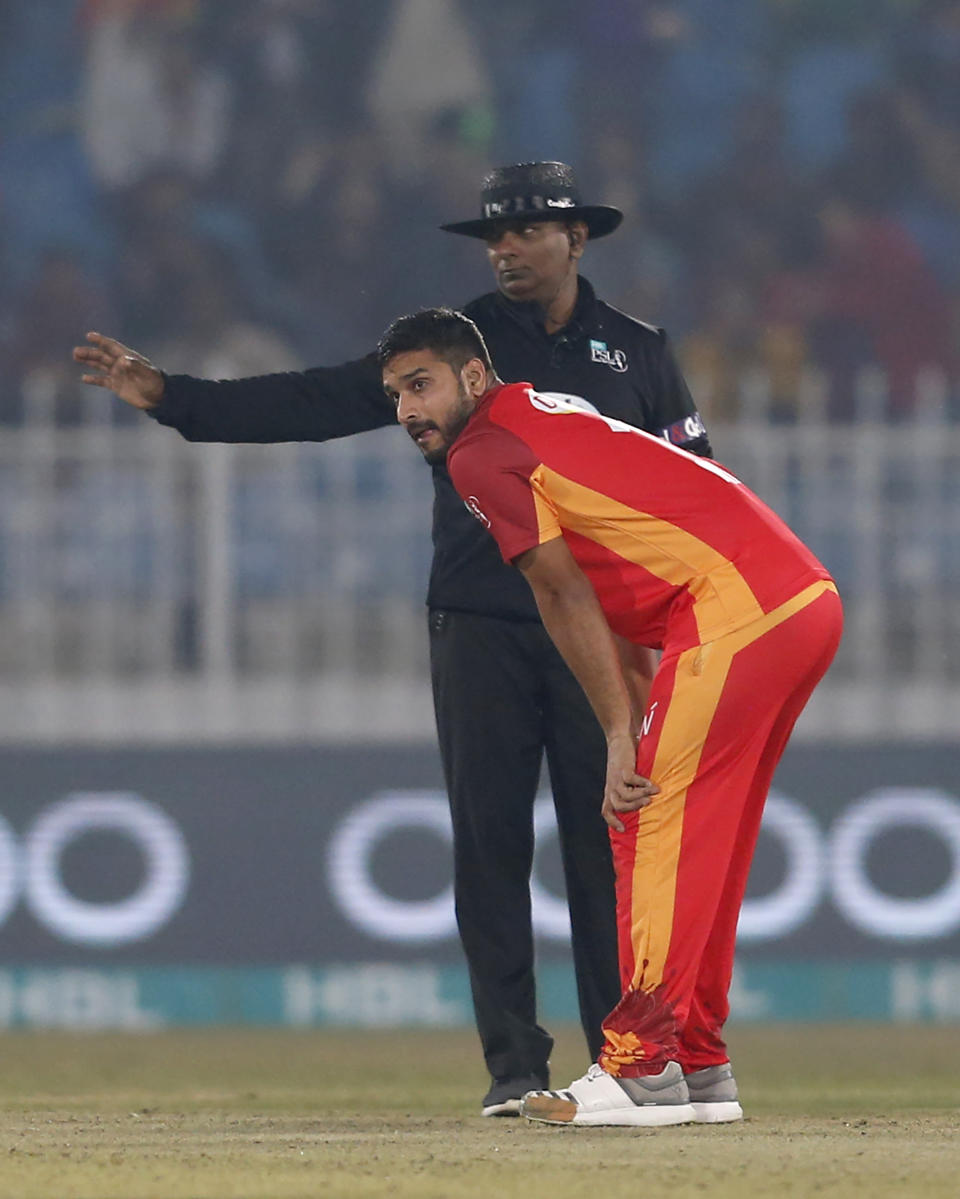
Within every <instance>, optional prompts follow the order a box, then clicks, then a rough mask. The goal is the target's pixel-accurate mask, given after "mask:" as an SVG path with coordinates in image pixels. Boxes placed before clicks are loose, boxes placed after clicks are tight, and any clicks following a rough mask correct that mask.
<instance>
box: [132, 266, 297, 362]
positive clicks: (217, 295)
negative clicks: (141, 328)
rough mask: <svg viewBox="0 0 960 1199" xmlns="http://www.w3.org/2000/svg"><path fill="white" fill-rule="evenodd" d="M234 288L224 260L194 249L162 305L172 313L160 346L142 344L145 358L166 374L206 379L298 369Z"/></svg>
mask: <svg viewBox="0 0 960 1199" xmlns="http://www.w3.org/2000/svg"><path fill="white" fill-rule="evenodd" d="M238 294H239V289H238V288H237V285H236V280H235V279H234V278H233V273H232V271H231V270H230V267H229V264H228V262H227V261H226V259H225V258H224V257H223V256H222V255H219V254H217V253H216V252H214V251H212V250H211V249H209V248H199V247H198V248H197V251H195V252H194V253H192V254H191V255H190V258H189V259H188V260H187V261H186V262H185V263H184V264H183V271H182V275H181V278H180V279H179V282H178V286H177V288H176V290H175V291H173V292H171V293H169V294H168V296H167V302H168V304H169V305H170V306H171V308H172V309H174V311H175V312H176V321H175V330H174V333H173V335H172V336H171V337H170V338H169V339H168V340H166V341H163V342H158V341H157V340H156V339H153V340H152V341H151V342H150V343H148V344H147V349H148V350H149V352H150V354H151V356H153V357H155V358H156V360H157V361H158V362H162V363H163V369H164V370H166V371H169V372H170V373H171V374H186V373H188V372H191V373H195V374H202V375H203V377H204V378H209V379H236V378H240V377H241V376H245V375H258V374H267V373H269V372H271V371H287V370H299V369H301V368H302V366H303V363H302V362H301V361H300V359H299V357H298V356H297V354H296V353H295V351H294V350H293V348H292V347H291V346H290V345H289V343H288V342H287V341H286V339H285V338H284V337H283V336H282V335H281V334H280V333H278V332H277V331H276V330H274V329H271V328H269V327H267V326H266V325H264V324H262V323H261V322H259V321H257V320H256V319H254V318H253V316H252V314H251V313H249V312H245V311H243V310H242V309H241V306H240V304H239V302H238V299H237V297H238Z"/></svg>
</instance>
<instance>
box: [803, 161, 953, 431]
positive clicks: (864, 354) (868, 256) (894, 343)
mask: <svg viewBox="0 0 960 1199" xmlns="http://www.w3.org/2000/svg"><path fill="white" fill-rule="evenodd" d="M859 186H860V182H859V180H858V179H854V180H849V179H844V178H841V179H840V180H839V181H838V183H837V185H836V187H835V190H833V191H832V192H831V193H830V194H828V196H827V197H826V199H825V200H824V202H823V204H822V207H821V209H820V223H821V227H822V231H823V252H822V255H821V257H820V260H819V262H818V264H817V267H816V270H815V274H814V284H815V288H816V311H815V315H814V317H813V320H812V321H811V326H810V327H811V338H812V342H813V345H814V347H815V350H816V353H817V357H818V359H819V361H820V362H822V363H823V365H824V366H825V367H826V368H827V369H828V370H829V371H830V372H831V373H832V375H833V378H834V383H835V387H834V393H835V396H841V395H848V394H849V391H850V388H849V387H846V388H844V387H842V383H843V382H844V381H849V379H850V377H851V375H852V373H853V372H854V371H855V370H856V369H857V368H858V367H861V366H865V365H869V364H871V363H877V364H879V365H880V366H882V367H883V368H884V370H885V371H886V373H887V379H888V385H889V390H890V398H891V401H892V403H893V405H894V407H895V408H898V409H900V410H905V409H908V408H909V407H910V406H911V404H912V403H913V401H914V398H915V392H916V381H917V375H918V373H919V372H920V371H921V370H923V369H924V368H926V367H931V366H934V367H940V368H942V369H944V370H947V371H952V370H953V369H954V368H955V366H956V362H955V357H954V351H953V347H952V345H951V339H950V323H949V316H948V312H949V309H948V305H947V302H946V297H945V296H944V294H943V292H942V291H941V289H940V287H939V285H938V283H937V280H936V277H935V276H934V274H933V272H932V271H931V270H930V268H929V267H928V266H927V264H926V262H925V261H924V259H923V255H922V253H921V252H920V249H919V247H918V246H917V244H916V242H915V241H914V240H913V238H911V236H910V235H909V233H908V232H907V231H906V229H904V227H903V226H902V225H900V224H898V223H897V222H896V221H895V220H894V219H892V218H891V217H890V216H887V215H884V214H883V213H881V212H878V211H877V210H876V209H875V208H872V207H871V205H870V204H869V202H868V201H867V200H865V199H863V198H862V197H861V196H860V195H859Z"/></svg>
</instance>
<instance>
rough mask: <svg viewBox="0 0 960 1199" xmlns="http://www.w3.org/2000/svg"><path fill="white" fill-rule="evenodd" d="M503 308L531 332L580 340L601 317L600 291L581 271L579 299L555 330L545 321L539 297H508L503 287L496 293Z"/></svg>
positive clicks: (578, 282)
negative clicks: (547, 328)
mask: <svg viewBox="0 0 960 1199" xmlns="http://www.w3.org/2000/svg"><path fill="white" fill-rule="evenodd" d="M496 296H497V305H498V307H499V309H500V311H501V312H503V313H505V314H506V315H507V316H509V317H510V319H511V320H514V321H516V323H517V324H518V325H520V326H521V328H523V329H525V330H526V331H527V332H528V333H535V334H539V335H540V336H541V337H549V338H554V337H556V338H563V339H564V341H565V342H567V343H569V342H572V341H579V339H580V338H581V337H583V336H584V335H585V334H586V332H587V330H588V329H595V328H596V327H597V323H598V320H599V310H598V308H597V293H596V292H595V291H594V290H593V285H592V284H591V283H590V282H589V280H587V279H584V277H583V275H580V276H579V278H578V279H577V302H576V304H574V306H573V313H572V314H571V316H570V319H569V320H568V321H567V323H566V324H565V325H564V326H563V327H562V328H560V329H557V331H556V332H555V333H547V330H546V326H545V325H544V323H543V309H542V308H541V307H540V305H539V304H538V303H537V302H536V301H535V300H522V301H517V300H508V299H507V297H506V296H505V295H504V294H503V292H502V291H498V292H497V293H496Z"/></svg>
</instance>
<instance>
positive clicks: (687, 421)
mask: <svg viewBox="0 0 960 1199" xmlns="http://www.w3.org/2000/svg"><path fill="white" fill-rule="evenodd" d="M706 435H707V429H706V426H705V425H704V423H703V418H702V417H701V416H700V413H699V412H694V413H692V415H690V416H685V417H684V418H683V420H677V421H674V422H673V424H672V425H667V427H666V428H665V429H661V430H660V436H661V437H662V438H663V439H664V441H669V442H670V444H671V445H684V444H686V442H688V441H696V439H697V438H698V437H706Z"/></svg>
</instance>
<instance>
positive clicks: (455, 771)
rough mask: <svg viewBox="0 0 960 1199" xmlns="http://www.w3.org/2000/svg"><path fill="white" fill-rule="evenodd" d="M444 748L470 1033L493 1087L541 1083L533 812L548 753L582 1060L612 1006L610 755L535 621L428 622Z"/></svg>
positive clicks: (543, 1049) (544, 1058)
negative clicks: (603, 810)
mask: <svg viewBox="0 0 960 1199" xmlns="http://www.w3.org/2000/svg"><path fill="white" fill-rule="evenodd" d="M430 659H431V668H432V676H433V698H434V706H435V710H436V716H437V730H438V733H439V738H440V752H441V756H442V758H443V767H444V773H445V777H446V783H447V791H448V794H449V797H450V810H451V814H452V818H453V847H454V892H455V896H456V909H457V924H458V927H459V930H460V938H461V941H462V943H463V948H464V952H465V954H466V958H467V964H468V966H469V970H470V981H471V986H472V989H473V1004H474V1010H475V1012H476V1018H477V1027H478V1030H479V1033H480V1040H481V1042H482V1044H483V1052H484V1057H485V1058H486V1062H487V1067H488V1069H489V1071H490V1074H491V1076H492V1077H493V1079H494V1080H495V1081H509V1080H511V1079H520V1078H526V1077H527V1076H529V1075H534V1076H535V1077H538V1078H542V1079H544V1082H546V1080H547V1062H548V1060H549V1056H550V1051H551V1049H552V1047H553V1039H552V1038H551V1036H550V1035H549V1033H547V1032H546V1031H545V1030H544V1029H543V1028H541V1027H540V1026H539V1025H538V1024H537V1018H536V989H535V983H534V971H533V956H534V953H533V931H532V927H531V920H530V886H529V884H530V872H531V868H532V865H533V806H534V800H535V797H536V792H537V787H538V783H539V776H540V768H541V763H542V760H543V754H544V752H546V756H547V764H548V767H549V772H550V782H551V786H552V789H553V796H554V803H555V806H556V812H557V825H558V828H559V835H560V852H561V858H562V862H563V870H564V877H565V880H566V887H567V901H568V903H569V906H570V921H571V925H572V929H573V959H574V968H575V970H576V976H577V993H578V997H579V1001H580V1017H581V1021H582V1024H583V1029H584V1032H585V1034H586V1037H587V1044H588V1046H589V1049H590V1054H591V1056H592V1057H593V1058H596V1056H597V1054H598V1053H599V1051H600V1046H601V1044H602V1042H603V1035H602V1033H601V1030H600V1026H601V1022H602V1020H603V1018H604V1017H605V1016H606V1015H607V1014H608V1012H610V1011H611V1010H612V1009H613V1007H614V1006H615V1005H616V1004H617V1002H618V1001H619V999H620V979H619V973H618V967H617V934H616V913H615V899H614V884H613V865H612V860H611V854H610V844H609V840H608V837H607V826H606V824H605V823H604V821H603V818H602V817H601V815H600V803H601V800H602V798H603V780H604V769H605V760H606V746H605V743H604V738H603V734H602V732H601V730H600V726H599V725H598V724H597V721H596V718H595V716H594V715H593V712H592V710H591V709H590V706H589V704H588V703H587V700H586V697H585V696H584V694H583V691H582V690H581V688H580V686H579V684H578V683H577V681H576V679H575V678H574V677H573V675H572V674H571V673H570V671H569V669H568V668H567V666H566V664H565V663H564V661H563V659H562V658H561V657H560V654H559V653H558V652H557V650H556V648H555V647H554V645H553V642H552V641H551V640H550V638H549V636H548V635H547V633H546V631H545V630H544V628H543V627H542V625H540V624H537V623H534V622H524V621H510V620H501V619H498V618H496V617H489V616H478V615H474V614H472V613H464V612H447V611H438V610H434V611H432V612H431V613H430Z"/></svg>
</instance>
